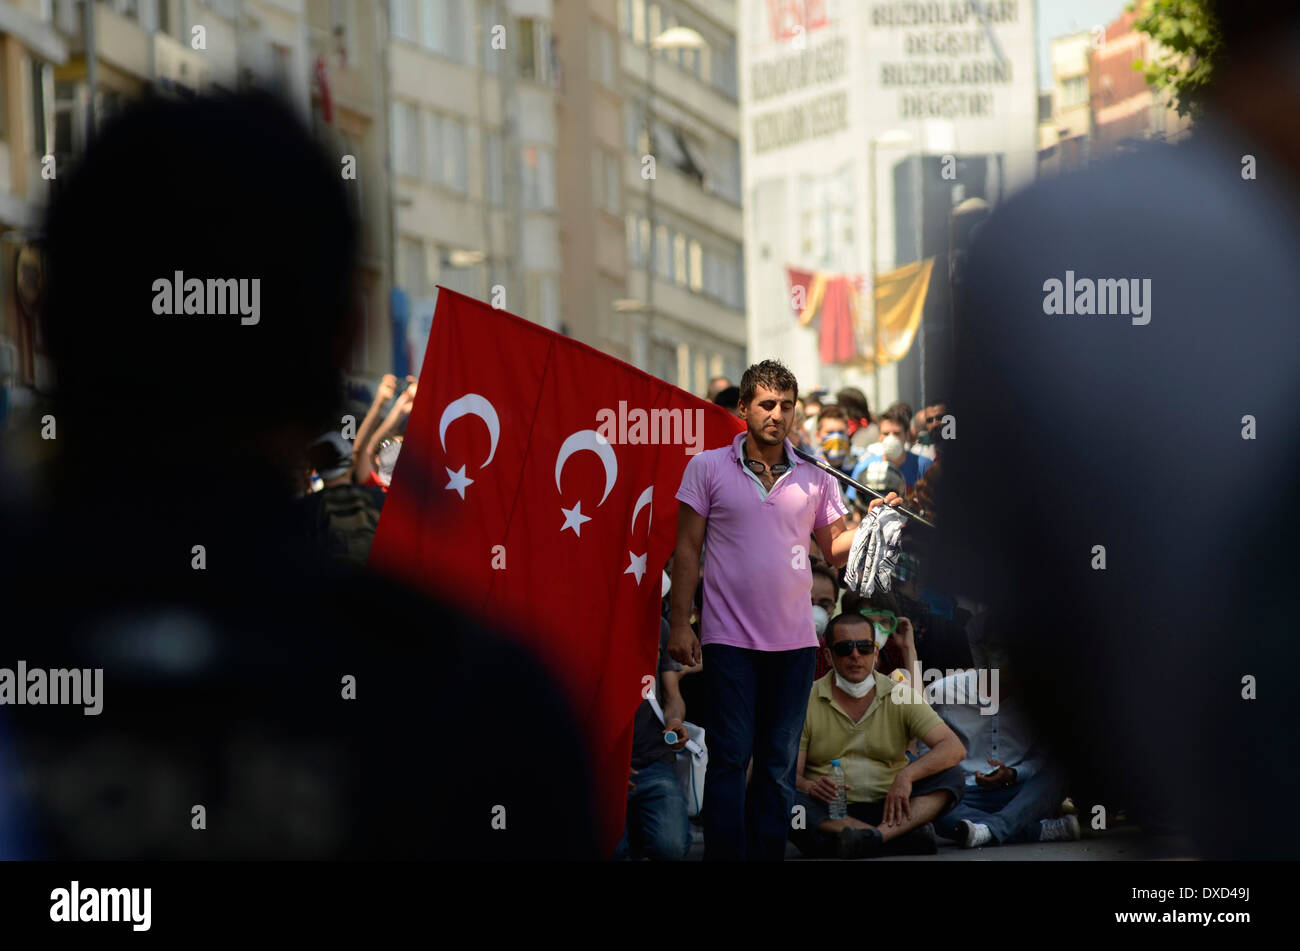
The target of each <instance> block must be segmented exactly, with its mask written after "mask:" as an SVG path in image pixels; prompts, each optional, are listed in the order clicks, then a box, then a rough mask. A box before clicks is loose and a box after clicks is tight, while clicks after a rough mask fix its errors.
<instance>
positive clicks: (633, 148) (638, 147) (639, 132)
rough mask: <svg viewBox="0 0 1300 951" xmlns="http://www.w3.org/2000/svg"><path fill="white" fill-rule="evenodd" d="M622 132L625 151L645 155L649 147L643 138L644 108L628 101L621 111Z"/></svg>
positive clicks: (632, 101) (639, 104) (633, 101)
mask: <svg viewBox="0 0 1300 951" xmlns="http://www.w3.org/2000/svg"><path fill="white" fill-rule="evenodd" d="M623 131H624V139H625V141H626V144H627V150H628V151H629V152H632V153H633V154H635V155H645V154H646V153H647V152H648V151H649V146H648V144H647V143H646V138H645V106H644V105H643V104H642V103H640V102H637V101H635V100H631V99H629V100H628V102H627V104H626V106H625V107H624V109H623Z"/></svg>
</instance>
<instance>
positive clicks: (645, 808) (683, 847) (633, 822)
mask: <svg viewBox="0 0 1300 951" xmlns="http://www.w3.org/2000/svg"><path fill="white" fill-rule="evenodd" d="M631 780H632V783H633V784H634V785H635V786H636V789H634V790H632V791H631V792H630V793H628V794H627V825H626V826H624V828H623V838H622V839H621V840H620V841H619V843H618V848H617V849H616V850H615V851H614V858H615V859H616V860H621V859H627V858H647V859H654V860H656V861H668V862H680V861H682V860H683V859H685V858H686V856H687V855H688V854H690V851H691V820H690V819H688V818H687V817H686V798H685V797H684V796H683V795H682V785H681V783H680V782H679V781H678V779H677V770H676V769H674V768H673V766H672V765H671V764H669V763H666V762H665V763H651V764H650V765H649V766H646V767H644V768H643V769H639V770H637V772H636V775H635V776H632V777H631Z"/></svg>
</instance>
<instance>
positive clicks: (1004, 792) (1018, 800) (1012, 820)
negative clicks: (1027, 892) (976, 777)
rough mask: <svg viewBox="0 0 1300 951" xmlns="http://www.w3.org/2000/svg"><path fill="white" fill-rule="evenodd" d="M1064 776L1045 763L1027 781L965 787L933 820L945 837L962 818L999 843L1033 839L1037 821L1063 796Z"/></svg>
mask: <svg viewBox="0 0 1300 951" xmlns="http://www.w3.org/2000/svg"><path fill="white" fill-rule="evenodd" d="M1065 788H1066V783H1065V776H1064V774H1062V773H1061V772H1060V771H1059V770H1058V769H1056V768H1054V767H1051V766H1049V767H1048V768H1046V769H1044V770H1043V771H1042V772H1040V773H1039V774H1038V775H1037V776H1034V777H1033V778H1031V779H1030V780H1029V781H1027V782H1023V783H1016V784H1014V785H1012V786H999V787H996V788H994V789H980V788H979V787H973V788H972V787H967V789H966V797H965V798H964V799H963V800H962V803H961V805H960V806H958V807H957V808H956V809H954V810H952V811H951V812H949V813H948V814H947V815H946V816H944V817H943V818H942V819H940V820H938V821H936V822H935V824H934V828H935V831H936V832H938V833H939V835H941V836H943V837H944V838H945V839H955V838H956V837H957V823H959V822H961V821H962V820H963V819H966V820H969V821H970V822H980V823H983V824H984V825H986V826H988V828H989V832H991V833H992V834H993V838H994V839H995V840H996V841H997V842H998V844H999V845H1008V844H1011V843H1015V842H1037V841H1038V833H1039V831H1040V830H1039V827H1038V821H1039V820H1040V819H1050V818H1051V817H1052V815H1053V814H1054V813H1055V812H1056V807H1057V806H1059V805H1060V804H1061V800H1062V799H1063V798H1065Z"/></svg>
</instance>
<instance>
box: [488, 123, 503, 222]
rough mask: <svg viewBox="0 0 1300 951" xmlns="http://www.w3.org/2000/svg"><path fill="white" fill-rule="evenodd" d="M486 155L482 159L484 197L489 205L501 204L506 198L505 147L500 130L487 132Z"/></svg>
mask: <svg viewBox="0 0 1300 951" xmlns="http://www.w3.org/2000/svg"><path fill="white" fill-rule="evenodd" d="M486 147H487V157H486V159H485V160H484V165H485V166H486V167H485V169H484V175H485V176H486V181H485V182H484V189H483V191H484V197H485V198H486V199H487V203H488V204H489V205H497V206H500V205H503V204H505V200H506V172H505V148H504V145H503V143H502V139H501V133H500V132H489V133H488V134H487V146H486Z"/></svg>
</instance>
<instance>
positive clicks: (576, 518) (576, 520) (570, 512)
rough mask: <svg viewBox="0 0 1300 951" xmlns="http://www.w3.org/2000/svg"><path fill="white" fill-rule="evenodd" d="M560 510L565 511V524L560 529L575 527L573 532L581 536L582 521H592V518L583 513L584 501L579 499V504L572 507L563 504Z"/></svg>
mask: <svg viewBox="0 0 1300 951" xmlns="http://www.w3.org/2000/svg"><path fill="white" fill-rule="evenodd" d="M560 511H561V512H563V513H564V524H563V525H561V526H560V531H564V530H565V529H566V528H571V529H573V534H575V535H578V536H581V535H582V523H583V522H590V521H591V519H590V518H588V517H587V516H586V515H583V514H582V502H581V501H579V502H578V504H577V505H575V506H574V507H573V508H571V509H566V508H565V507H564V506H563V505H561V506H560Z"/></svg>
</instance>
